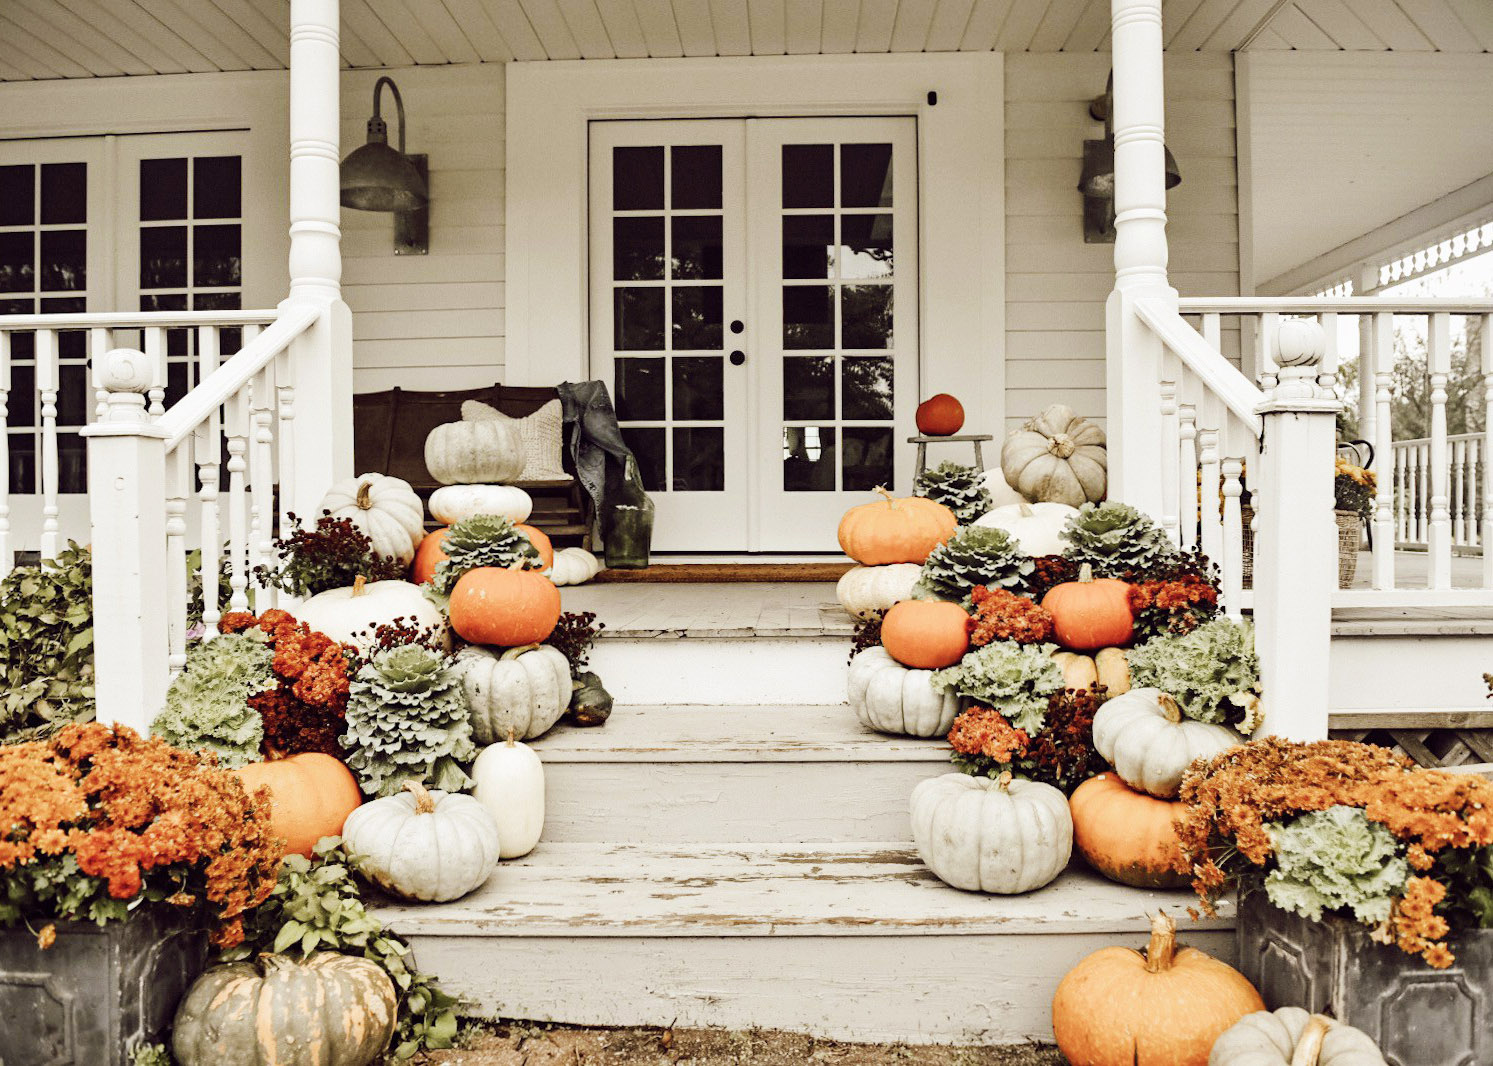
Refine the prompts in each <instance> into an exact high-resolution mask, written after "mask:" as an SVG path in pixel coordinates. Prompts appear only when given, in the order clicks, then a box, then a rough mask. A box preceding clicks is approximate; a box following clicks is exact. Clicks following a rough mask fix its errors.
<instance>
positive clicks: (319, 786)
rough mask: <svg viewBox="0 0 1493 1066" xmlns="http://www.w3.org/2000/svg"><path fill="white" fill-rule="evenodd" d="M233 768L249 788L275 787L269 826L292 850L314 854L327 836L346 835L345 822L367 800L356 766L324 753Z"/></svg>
mask: <svg viewBox="0 0 1493 1066" xmlns="http://www.w3.org/2000/svg"><path fill="white" fill-rule="evenodd" d="M234 773H236V774H238V775H239V779H240V780H242V781H243V783H244V788H246V789H247V790H248V791H250V792H253V791H254V790H255V789H258V788H267V789H269V790H270V828H271V829H272V830H273V831H274V833H275V835H276V836H278V837H283V838H284V840H285V854H287V855H291V854H296V855H305V856H306V857H307V858H310V856H311V849H312V848H313V847H315V846H316V842H317V841H318V840H320V839H321V838H322V837H334V836H339V835H341V833H342V823H343V822H345V821H347V816H348V815H349V814H351V813H352V812H353V811H354V810H356V809H357V807H358V806H359V804H361V803H362V802H363V796H362V794H361V793H359V792H358V782H357V779H356V778H354V777H353V775H352V771H351V770H349V769H348V768H347V767H346V766H344V765H343V764H342V763H341V762H340V761H339V760H337V759H334V758H332V756H330V755H323V754H322V753H321V752H315V751H311V752H305V753H303V754H301V755H292V756H290V757H289V758H286V759H275V760H272V761H270V762H252V763H250V764H249V765H248V766H245V767H243V768H241V769H238V770H235V771H234Z"/></svg>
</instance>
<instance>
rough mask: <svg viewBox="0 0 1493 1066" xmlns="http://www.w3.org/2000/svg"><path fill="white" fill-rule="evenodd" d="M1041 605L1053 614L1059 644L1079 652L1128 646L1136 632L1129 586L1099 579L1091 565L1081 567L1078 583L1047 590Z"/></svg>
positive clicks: (1054, 630)
mask: <svg viewBox="0 0 1493 1066" xmlns="http://www.w3.org/2000/svg"><path fill="white" fill-rule="evenodd" d="M1042 606H1043V607H1046V608H1047V610H1048V612H1049V613H1050V614H1051V615H1052V629H1053V635H1054V636H1056V637H1057V641H1058V643H1059V644H1061V645H1062V646H1063V647H1065V648H1072V649H1074V650H1076V651H1097V650H1098V649H1100V648H1108V647H1119V646H1121V645H1125V644H1129V643H1130V638H1131V636H1132V635H1133V634H1134V631H1135V615H1134V613H1133V612H1132V611H1131V610H1130V586H1129V585H1127V584H1126V583H1125V582H1123V581H1119V580H1117V579H1115V578H1112V577H1102V578H1096V577H1095V576H1094V568H1093V567H1092V566H1090V565H1089V564H1088V563H1084V564H1083V566H1081V567H1080V568H1079V571H1078V580H1077V581H1065V582H1063V583H1062V584H1061V585H1057V586H1055V587H1054V588H1052V589H1050V590H1048V593H1047V595H1046V596H1043V597H1042Z"/></svg>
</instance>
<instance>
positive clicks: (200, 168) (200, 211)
mask: <svg viewBox="0 0 1493 1066" xmlns="http://www.w3.org/2000/svg"><path fill="white" fill-rule="evenodd" d="M240 170H241V164H240V161H239V157H238V156H236V155H218V156H201V157H199V158H197V159H194V160H192V217H193V218H238V217H239V214H240V212H241V210H242V209H241V207H240V200H241V199H242V189H241V186H242V178H241V176H240Z"/></svg>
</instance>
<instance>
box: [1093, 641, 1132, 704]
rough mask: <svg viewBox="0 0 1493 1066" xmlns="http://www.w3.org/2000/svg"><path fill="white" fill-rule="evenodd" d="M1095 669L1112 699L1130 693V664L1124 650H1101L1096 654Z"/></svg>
mask: <svg viewBox="0 0 1493 1066" xmlns="http://www.w3.org/2000/svg"><path fill="white" fill-rule="evenodd" d="M1094 669H1096V670H1097V671H1098V672H1099V683H1100V684H1101V685H1103V686H1104V688H1105V691H1106V692H1108V693H1109V696H1110V698H1111V699H1112V698H1114V697H1115V696H1122V695H1124V694H1125V693H1127V692H1129V691H1130V663H1129V662H1128V661H1127V660H1126V658H1125V649H1124V648H1100V649H1099V650H1098V651H1097V652H1095V653H1094Z"/></svg>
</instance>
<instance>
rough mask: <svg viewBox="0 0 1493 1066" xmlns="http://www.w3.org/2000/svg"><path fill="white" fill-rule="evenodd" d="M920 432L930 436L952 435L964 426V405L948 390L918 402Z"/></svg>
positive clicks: (917, 416) (917, 417)
mask: <svg viewBox="0 0 1493 1066" xmlns="http://www.w3.org/2000/svg"><path fill="white" fill-rule="evenodd" d="M915 417H916V419H917V423H918V432H919V433H921V434H923V435H924V436H928V437H952V436H953V435H954V434H955V433H958V432H959V431H960V430H961V429H963V428H964V405H963V404H962V403H960V402H959V401H958V400H956V399H955V398H954V397H952V396H950V395H949V394H948V393H946V392H940V393H939V394H938V395H937V396H930V397H928V398H927V399H926V400H924V401H923V402H922V403H920V404H918V411H917V415H916V416H915Z"/></svg>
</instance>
